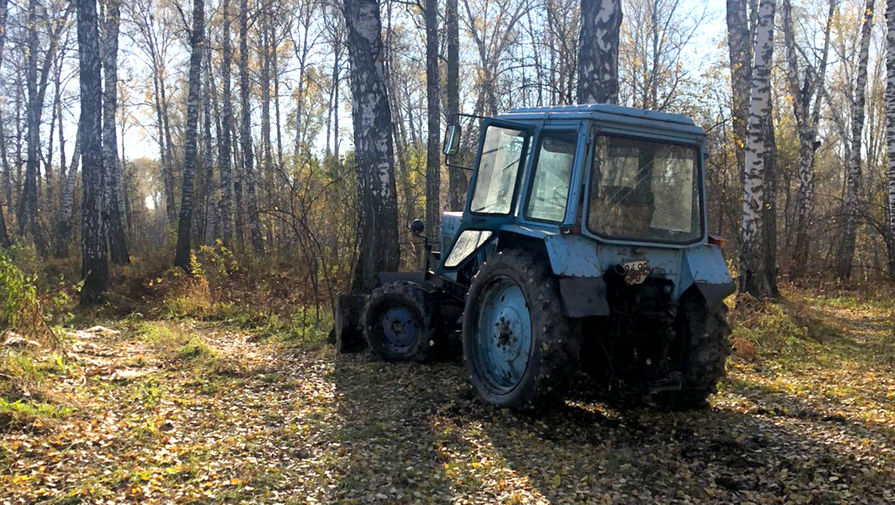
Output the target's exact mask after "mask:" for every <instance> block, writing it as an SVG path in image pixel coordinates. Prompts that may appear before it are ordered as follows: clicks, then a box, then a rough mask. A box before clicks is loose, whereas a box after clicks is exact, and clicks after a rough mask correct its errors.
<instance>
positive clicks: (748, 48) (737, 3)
mask: <svg viewBox="0 0 895 505" xmlns="http://www.w3.org/2000/svg"><path fill="white" fill-rule="evenodd" d="M746 2H747V0H727V47H728V56H729V62H730V86H731V88H732V89H731V91H732V93H731V107H730V109H731V111H730V112H731V114H730V119H731V122H732V123H733V134H734V139H733V140H734V143H735V144H736V149H735V152H736V157H737V166H738V167H743V166H745V165H744V163H745V161H744V160H745V158H744V149H745V147H746V126H747V124H748V122H749V92H750V90H749V87H750V79H751V75H752V31H751V30H750V23H749V11H748V5H747V3H746ZM740 179H742V172H741V173H740Z"/></svg>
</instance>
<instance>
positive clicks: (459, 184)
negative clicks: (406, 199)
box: [444, 0, 469, 210]
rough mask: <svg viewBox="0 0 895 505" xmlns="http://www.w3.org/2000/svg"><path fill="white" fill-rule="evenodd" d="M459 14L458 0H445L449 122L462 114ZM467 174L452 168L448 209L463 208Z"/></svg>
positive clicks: (446, 82)
mask: <svg viewBox="0 0 895 505" xmlns="http://www.w3.org/2000/svg"><path fill="white" fill-rule="evenodd" d="M458 16H459V13H458V12H457V0H445V8H444V24H445V37H446V38H447V44H446V45H447V62H446V63H447V64H446V65H445V71H446V74H447V76H446V81H445V94H446V98H447V100H446V104H445V105H446V106H447V110H446V111H445V112H446V115H447V118H448V120H449V121H450V120H453V119H454V118H457V117H458V116H457V115H458V114H460V19H459V17H458ZM468 184H469V183H468V181H467V179H466V174H465V173H464V172H463V171H462V170H459V169H455V168H452V169H451V170H450V173H449V175H448V207H450V209H451V210H460V209H462V208H463V200H464V199H465V198H466V189H467V186H468Z"/></svg>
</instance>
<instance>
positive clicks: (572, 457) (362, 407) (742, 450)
mask: <svg viewBox="0 0 895 505" xmlns="http://www.w3.org/2000/svg"><path fill="white" fill-rule="evenodd" d="M332 380H333V381H334V383H335V388H336V391H337V392H338V394H339V399H340V402H341V403H340V405H341V406H340V411H341V418H342V423H343V424H342V426H341V428H340V431H339V435H338V443H339V444H341V448H342V449H345V453H346V457H345V458H344V460H343V463H344V464H343V466H342V468H340V469H339V471H340V474H341V477H340V479H339V482H338V484H337V485H336V487H335V488H334V489H333V490H332V492H331V493H330V495H329V498H330V500H331V501H334V502H339V503H353V502H356V503H446V502H455V503H457V502H459V503H465V502H469V503H554V504H558V503H693V502H705V503H749V502H755V503H818V504H822V503H843V502H844V503H848V502H866V503H892V502H893V500H895V488H893V486H892V484H891V483H892V482H893V479H895V472H893V470H892V468H893V467H892V462H893V461H895V456H893V451H895V443H893V438H892V432H891V431H890V430H877V429H869V428H867V427H864V426H859V425H855V423H853V422H852V421H847V422H844V421H843V420H841V419H836V418H826V417H824V416H823V415H820V414H818V415H805V416H798V415H789V414H788V413H786V412H775V411H773V410H771V409H768V410H767V411H765V412H761V413H754V412H751V413H750V412H741V411H737V410H736V409H735V408H732V407H730V406H727V405H726V404H725V402H724V401H723V399H721V400H720V401H717V402H716V403H717V404H718V406H716V407H714V408H712V409H708V410H703V411H694V412H684V413H669V412H657V411H652V410H641V409H628V410H619V409H615V408H612V407H608V406H606V405H604V404H601V403H596V402H593V401H588V400H586V401H581V402H570V403H568V404H567V405H566V406H565V407H560V408H558V409H555V410H551V411H549V412H544V413H540V414H515V413H511V412H508V411H502V410H497V409H493V408H491V407H489V406H485V405H482V404H481V403H480V402H479V401H478V400H477V399H476V398H475V395H474V394H473V391H472V389H471V387H470V386H469V385H468V384H467V381H466V378H465V371H464V369H463V367H462V364H459V363H456V362H443V363H436V364H432V365H416V364H386V363H380V362H376V361H374V360H373V359H372V358H371V357H370V356H369V355H368V354H359V355H352V356H342V357H339V358H338V360H337V363H336V368H335V371H334V373H333V375H332ZM740 386H744V385H742V384H740ZM740 389H742V387H741V388H740ZM749 391H750V394H754V395H757V396H758V397H762V396H764V395H768V394H772V392H770V391H766V390H763V389H761V388H752V389H749ZM773 394H779V392H776V391H775V392H773ZM783 401H784V403H785V402H786V401H787V400H786V399H784V400H783ZM789 401H792V404H793V408H794V409H795V410H794V411H796V412H810V409H809V407H808V406H804V405H801V406H800V405H799V401H798V400H797V399H795V398H790V399H789Z"/></svg>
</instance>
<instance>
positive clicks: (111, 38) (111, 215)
mask: <svg viewBox="0 0 895 505" xmlns="http://www.w3.org/2000/svg"><path fill="white" fill-rule="evenodd" d="M103 2H104V11H105V20H104V22H103V45H102V55H101V56H102V60H103V61H102V66H103V72H104V74H105V75H104V76H103V77H104V83H103V84H104V88H103V167H104V171H105V178H104V180H103V183H104V185H105V187H104V188H103V205H104V209H105V210H104V212H103V214H104V215H103V218H104V227H105V229H106V233H107V235H108V240H109V259H110V260H111V261H112V263H114V264H116V265H124V264H127V263H129V262H130V260H129V258H128V253H127V239H126V237H125V233H124V220H123V217H122V211H121V165H120V164H119V160H118V142H117V136H116V132H115V113H116V111H117V108H118V28H119V24H120V19H121V16H120V12H121V5H120V0H103Z"/></svg>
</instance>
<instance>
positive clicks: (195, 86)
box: [174, 0, 205, 271]
mask: <svg viewBox="0 0 895 505" xmlns="http://www.w3.org/2000/svg"><path fill="white" fill-rule="evenodd" d="M204 43H205V2H204V0H193V33H192V37H190V49H191V50H192V53H191V54H190V77H189V84H188V86H189V90H188V92H187V99H186V131H185V132H184V136H185V138H186V145H185V146H184V152H183V183H182V184H181V188H182V194H181V195H182V196H181V200H180V221H179V222H178V224H177V248H176V249H175V252H174V265H175V266H178V267H180V268H182V269H184V270H187V271H189V268H190V251H191V249H192V247H191V245H190V239H191V238H192V232H191V226H192V224H193V178H194V176H195V171H196V144H197V143H196V134H197V130H198V125H199V95H200V93H201V86H202V83H201V80H200V79H201V76H200V75H199V74H200V73H201V71H202V52H203V51H205V48H204V47H203V44H204Z"/></svg>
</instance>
